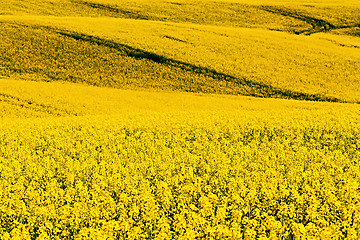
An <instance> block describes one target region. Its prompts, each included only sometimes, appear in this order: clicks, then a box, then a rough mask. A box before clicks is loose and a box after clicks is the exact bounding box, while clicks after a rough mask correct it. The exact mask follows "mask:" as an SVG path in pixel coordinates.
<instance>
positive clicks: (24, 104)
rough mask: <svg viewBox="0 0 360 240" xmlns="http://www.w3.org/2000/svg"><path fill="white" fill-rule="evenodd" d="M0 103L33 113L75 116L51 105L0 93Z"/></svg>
mask: <svg viewBox="0 0 360 240" xmlns="http://www.w3.org/2000/svg"><path fill="white" fill-rule="evenodd" d="M0 102H5V103H7V104H10V105H13V106H19V107H21V108H26V109H29V110H32V111H35V112H42V113H47V114H50V115H53V116H59V117H60V116H69V115H76V114H73V113H70V112H68V111H66V110H62V109H59V108H56V107H54V106H51V105H45V104H39V103H35V102H34V101H32V100H26V99H21V98H19V97H15V96H13V95H10V94H5V93H0Z"/></svg>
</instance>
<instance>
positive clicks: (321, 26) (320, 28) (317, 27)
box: [260, 6, 360, 35]
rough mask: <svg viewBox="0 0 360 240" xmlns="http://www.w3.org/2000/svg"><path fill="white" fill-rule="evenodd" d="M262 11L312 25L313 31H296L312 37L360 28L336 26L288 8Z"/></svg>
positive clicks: (270, 8)
mask: <svg viewBox="0 0 360 240" xmlns="http://www.w3.org/2000/svg"><path fill="white" fill-rule="evenodd" d="M260 9H262V10H264V11H267V12H270V13H273V14H277V15H281V16H285V17H290V18H294V19H297V20H300V21H303V22H306V23H308V24H310V25H311V27H312V28H311V29H308V30H302V31H296V30H295V31H294V33H295V34H305V35H311V34H313V33H319V32H327V31H331V30H336V29H344V28H353V27H359V26H360V24H354V25H350V26H349V25H345V26H335V25H334V24H332V23H330V22H328V21H325V20H323V19H320V18H315V17H311V16H307V15H304V14H301V13H299V12H297V11H296V10H292V9H288V8H281V7H276V6H260Z"/></svg>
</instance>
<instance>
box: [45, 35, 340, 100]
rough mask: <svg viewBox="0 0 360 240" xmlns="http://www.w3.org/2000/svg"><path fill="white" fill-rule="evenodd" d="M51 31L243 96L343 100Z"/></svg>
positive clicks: (97, 38) (102, 40) (121, 45)
mask: <svg viewBox="0 0 360 240" xmlns="http://www.w3.org/2000/svg"><path fill="white" fill-rule="evenodd" d="M52 30H53V31H55V32H56V33H58V34H61V35H62V36H66V37H70V38H73V39H76V40H79V41H86V42H91V43H93V44H97V45H100V46H105V47H108V48H111V49H113V50H116V51H118V52H119V53H120V54H121V55H125V56H129V57H132V58H135V59H146V60H148V61H153V62H156V63H159V64H163V65H167V66H171V67H175V68H179V69H182V70H185V71H189V72H192V73H196V74H199V75H203V76H206V77H210V78H213V79H215V80H219V81H228V82H232V83H235V84H236V85H242V86H245V87H244V89H247V91H246V92H244V93H243V95H247V96H254V97H273V98H285V99H296V100H309V101H327V102H343V100H341V99H338V98H333V97H327V96H321V95H317V94H306V93H301V92H295V91H290V90H284V89H280V88H275V87H272V86H270V85H266V84H261V83H257V82H253V81H249V80H247V79H245V78H238V77H234V76H231V75H228V74H224V73H220V72H217V71H215V70H212V69H209V68H206V67H200V66H196V65H193V64H190V63H186V62H182V61H178V60H174V59H171V58H167V57H164V56H161V55H158V54H156V53H152V52H148V51H144V50H141V49H137V48H133V47H131V46H128V45H125V44H120V43H117V42H115V41H112V40H108V39H103V38H99V37H96V36H92V35H86V34H82V33H77V32H70V31H64V30H59V29H52Z"/></svg>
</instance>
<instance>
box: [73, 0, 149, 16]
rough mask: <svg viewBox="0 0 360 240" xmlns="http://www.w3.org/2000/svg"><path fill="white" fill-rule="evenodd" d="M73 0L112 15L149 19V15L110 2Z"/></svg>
mask: <svg viewBox="0 0 360 240" xmlns="http://www.w3.org/2000/svg"><path fill="white" fill-rule="evenodd" d="M72 2H73V3H76V4H80V5H83V6H86V7H89V8H93V9H96V10H100V11H103V12H105V13H108V14H110V15H111V16H112V17H127V18H132V19H142V20H149V17H148V16H146V15H143V14H141V13H140V12H136V11H129V10H125V9H120V8H118V7H114V6H112V5H109V4H100V3H94V2H87V1H83V0H72Z"/></svg>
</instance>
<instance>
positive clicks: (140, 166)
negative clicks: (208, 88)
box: [0, 80, 360, 240]
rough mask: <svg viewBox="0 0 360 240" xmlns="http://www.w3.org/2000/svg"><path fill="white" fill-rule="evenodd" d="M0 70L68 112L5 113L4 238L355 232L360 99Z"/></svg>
mask: <svg viewBox="0 0 360 240" xmlns="http://www.w3.org/2000/svg"><path fill="white" fill-rule="evenodd" d="M16 83H18V84H16ZM0 84H1V86H2V89H4V91H5V90H6V91H7V94H8V95H12V96H17V95H16V94H20V93H21V95H22V96H23V97H24V98H26V99H32V101H33V103H32V105H34V104H35V103H36V102H43V103H44V102H45V103H47V104H49V105H51V104H53V105H54V104H57V106H58V109H64V108H65V107H67V109H68V110H69V111H68V112H69V114H70V116H68V117H47V118H26V117H27V116H32V115H31V114H30V115H26V114H25V113H23V114H25V115H24V116H25V117H21V118H14V117H13V118H9V117H6V116H3V118H2V120H0V139H1V140H0V142H1V144H0V236H2V237H1V239H4V240H5V239H242V238H244V239H357V237H358V236H359V226H360V218H359V216H360V212H359V211H360V208H359V202H360V193H359V174H360V164H359V159H360V152H359V148H360V131H359V129H360V128H359V125H360V121H359V120H360V119H359V111H360V107H359V106H357V105H356V104H336V103H316V102H301V101H289V100H274V99H256V98H249V97H234V96H220V95H205V96H195V95H194V94H185V93H163V92H141V91H130V90H116V89H107V88H96V87H86V86H79V85H71V84H60V83H36V82H22V81H12V80H1V81H0ZM32 89H41V90H39V91H37V92H36V91H31V90H32ZM56 90H57V91H56ZM89 94H90V95H91V96H92V97H91V98H90V97H89ZM50 96H52V98H51V99H50ZM60 96H61V98H60ZM125 99H128V101H125ZM23 101H25V100H23ZM2 104H3V105H2V106H4V107H5V106H6V105H5V104H6V102H2ZM0 106H1V105H0ZM81 106H83V108H84V109H86V110H87V111H88V112H81V111H80V110H81V109H82V108H81ZM91 106H93V108H91ZM105 106H108V108H105ZM134 106H137V108H135V107H134ZM4 109H5V108H4ZM116 109H118V110H119V109H120V110H119V111H118V112H117V111H116ZM32 110H33V111H37V109H35V110H34V109H31V108H28V111H32ZM90 111H93V112H90ZM107 111H113V112H114V114H113V115H112V114H110V113H109V112H107ZM104 112H107V114H104V115H102V116H101V115H97V113H104ZM71 113H74V114H75V113H76V114H77V115H84V116H71ZM19 114H21V112H19Z"/></svg>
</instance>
